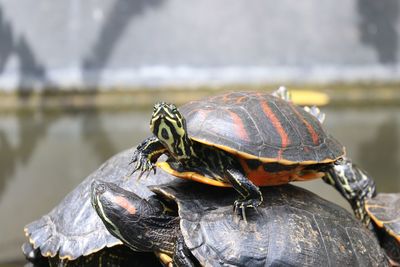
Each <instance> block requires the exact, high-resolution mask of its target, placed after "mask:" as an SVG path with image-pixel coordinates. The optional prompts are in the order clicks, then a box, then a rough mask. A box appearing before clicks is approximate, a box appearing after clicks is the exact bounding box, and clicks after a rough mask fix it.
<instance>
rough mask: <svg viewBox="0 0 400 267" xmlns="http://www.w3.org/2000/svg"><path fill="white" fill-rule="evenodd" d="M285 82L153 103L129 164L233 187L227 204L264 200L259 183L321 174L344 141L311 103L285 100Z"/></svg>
mask: <svg viewBox="0 0 400 267" xmlns="http://www.w3.org/2000/svg"><path fill="white" fill-rule="evenodd" d="M288 99H289V97H288V93H287V91H286V90H285V88H283V87H282V88H280V89H278V91H276V92H274V93H272V94H268V93H260V92H232V93H227V94H222V95H217V96H213V97H209V98H205V99H202V100H198V101H192V102H189V103H187V104H185V105H184V106H182V107H180V108H179V110H178V108H177V107H176V106H175V105H173V104H168V103H164V102H161V103H158V104H156V105H155V106H154V110H153V114H152V118H151V121H150V129H151V131H152V133H153V136H151V137H149V138H147V139H145V140H144V141H143V142H142V143H141V144H140V145H139V146H138V148H137V150H136V153H135V154H134V155H133V158H132V163H135V166H134V170H133V172H135V171H139V172H141V173H144V172H150V171H151V170H152V169H154V168H155V166H156V162H157V159H158V157H159V156H160V155H163V154H166V155H167V156H168V157H169V159H168V160H167V161H164V162H162V161H158V162H157V166H159V167H160V168H161V169H163V170H165V171H166V172H168V173H170V174H172V175H175V176H177V177H180V178H185V179H190V180H194V181H197V182H201V183H206V184H210V185H215V186H222V187H230V186H231V187H233V188H234V189H235V190H236V191H237V192H238V193H239V198H238V199H236V200H235V201H234V208H235V210H237V211H238V212H239V213H241V215H242V216H243V217H244V219H246V218H245V210H246V208H255V207H257V206H259V205H260V204H261V203H262V202H263V196H262V194H261V192H260V188H259V186H273V185H280V184H286V183H289V182H291V181H305V180H311V179H317V178H321V177H323V176H324V175H325V172H326V171H327V170H329V169H331V167H332V166H333V163H337V164H339V163H340V159H341V158H342V157H344V156H345V148H344V147H343V145H341V144H340V143H339V142H338V141H337V140H336V139H335V138H334V137H332V136H331V135H330V134H329V133H327V132H326V131H325V130H324V129H323V127H322V125H321V122H322V121H323V119H324V117H323V114H322V113H320V112H319V110H318V109H316V108H311V109H310V108H308V109H306V110H305V109H303V108H301V107H299V106H296V105H294V104H293V103H292V102H290V101H288Z"/></svg>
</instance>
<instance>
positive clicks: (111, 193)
mask: <svg viewBox="0 0 400 267" xmlns="http://www.w3.org/2000/svg"><path fill="white" fill-rule="evenodd" d="M91 202H92V206H93V207H94V209H95V210H96V212H97V214H98V215H99V217H100V218H101V220H102V221H103V223H104V225H105V226H106V228H107V230H108V231H109V232H110V233H111V234H112V235H113V236H115V237H116V238H118V239H119V240H121V241H122V242H123V243H124V244H125V245H127V246H129V247H130V248H132V249H133V250H136V251H152V246H153V244H152V241H151V239H149V238H146V234H147V231H149V227H148V223H149V222H148V219H147V218H149V217H151V216H159V214H162V210H161V209H160V208H159V207H157V206H155V205H152V204H151V203H149V202H148V201H146V200H145V199H142V198H140V197H139V196H138V195H136V194H134V193H133V192H129V191H126V190H124V189H122V188H121V187H119V186H117V185H115V184H113V183H107V182H102V181H93V182H92V185H91Z"/></svg>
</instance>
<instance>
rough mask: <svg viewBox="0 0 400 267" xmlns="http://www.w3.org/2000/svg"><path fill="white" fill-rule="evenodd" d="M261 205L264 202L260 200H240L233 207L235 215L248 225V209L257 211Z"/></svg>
mask: <svg viewBox="0 0 400 267" xmlns="http://www.w3.org/2000/svg"><path fill="white" fill-rule="evenodd" d="M261 203H262V200H260V199H238V200H236V201H235V203H234V205H233V209H234V213H235V214H236V215H237V216H239V218H240V219H242V220H243V221H245V223H247V217H246V209H249V208H253V209H254V210H255V211H257V207H258V206H260V205H261Z"/></svg>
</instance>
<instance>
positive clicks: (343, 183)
mask: <svg viewBox="0 0 400 267" xmlns="http://www.w3.org/2000/svg"><path fill="white" fill-rule="evenodd" d="M322 179H323V180H324V181H325V182H326V183H328V184H330V185H333V186H334V187H335V188H336V189H337V190H338V191H339V193H340V194H341V195H342V196H343V197H344V198H345V199H346V200H347V201H348V202H349V203H350V205H351V207H352V209H353V211H354V214H355V216H356V217H357V218H358V219H360V220H361V221H362V222H363V223H364V224H365V225H366V226H368V225H369V223H370V218H369V216H368V215H367V213H366V210H365V207H364V202H365V200H366V199H369V198H372V197H374V196H375V195H376V188H375V182H374V180H373V179H372V178H371V177H370V176H369V175H368V174H367V173H366V172H365V171H364V170H362V169H360V168H358V167H357V166H356V165H355V164H353V163H352V162H351V160H350V159H348V158H343V159H341V160H338V161H337V162H335V163H334V164H333V165H332V167H331V168H330V169H329V170H328V171H327V173H326V175H325V176H324V177H323V178H322Z"/></svg>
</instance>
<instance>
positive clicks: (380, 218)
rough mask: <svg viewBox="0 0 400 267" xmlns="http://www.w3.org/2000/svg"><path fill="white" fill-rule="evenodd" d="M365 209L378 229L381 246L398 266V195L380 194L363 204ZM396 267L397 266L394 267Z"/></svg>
mask: <svg viewBox="0 0 400 267" xmlns="http://www.w3.org/2000/svg"><path fill="white" fill-rule="evenodd" d="M365 209H366V211H367V213H368V215H369V216H370V218H371V219H372V221H373V223H374V225H375V226H376V227H377V228H378V231H377V232H378V237H379V239H380V242H381V246H382V247H383V248H384V249H385V251H386V253H387V254H388V256H389V257H390V258H391V260H393V261H395V262H396V263H397V264H398V265H399V264H400V193H397V194H395V193H380V194H378V195H377V196H375V197H374V198H372V199H368V200H367V201H366V202H365ZM396 266H397V265H396Z"/></svg>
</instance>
